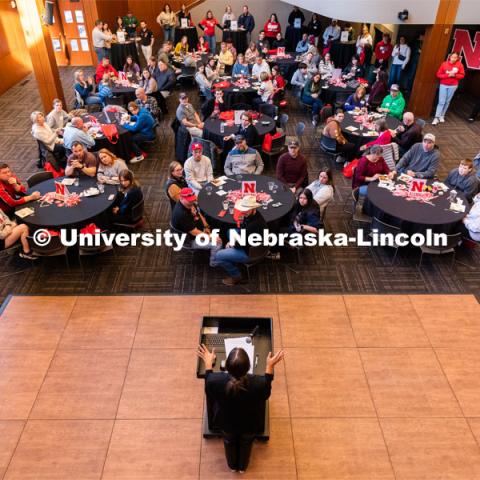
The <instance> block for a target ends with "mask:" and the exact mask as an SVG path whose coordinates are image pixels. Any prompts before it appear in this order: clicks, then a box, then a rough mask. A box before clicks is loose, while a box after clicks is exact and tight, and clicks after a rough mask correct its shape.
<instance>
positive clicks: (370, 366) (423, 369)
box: [360, 348, 462, 417]
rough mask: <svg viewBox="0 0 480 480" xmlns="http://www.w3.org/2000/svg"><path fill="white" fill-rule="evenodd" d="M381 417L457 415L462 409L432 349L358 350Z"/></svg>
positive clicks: (459, 414)
mask: <svg viewBox="0 0 480 480" xmlns="http://www.w3.org/2000/svg"><path fill="white" fill-rule="evenodd" d="M360 355H361V357H362V361H363V365H364V367H365V373H366V375H367V378H368V383H369V385H370V391H371V393H372V397H373V400H374V402H375V407H376V409H377V413H378V415H379V416H380V417H456V416H461V415H462V413H461V411H460V408H459V406H458V403H457V401H456V400H455V396H454V395H453V393H452V390H451V389H450V386H449V385H448V382H447V380H446V378H445V376H444V374H443V372H442V369H441V367H440V365H439V363H438V361H437V359H436V357H435V354H434V352H433V350H432V349H423V348H422V349H420V348H419V349H413V348H412V349H410V348H372V349H362V350H360Z"/></svg>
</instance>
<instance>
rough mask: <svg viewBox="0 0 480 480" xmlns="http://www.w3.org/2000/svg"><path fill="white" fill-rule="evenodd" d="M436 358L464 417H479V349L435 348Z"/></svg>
mask: <svg viewBox="0 0 480 480" xmlns="http://www.w3.org/2000/svg"><path fill="white" fill-rule="evenodd" d="M436 352H437V356H438V359H439V361H440V364H441V365H442V367H443V371H444V373H445V375H446V376H447V379H448V382H449V383H450V386H451V387H452V389H453V391H454V392H455V396H456V397H457V399H458V401H459V403H460V406H461V407H462V411H463V413H464V415H465V416H466V417H480V349H478V348H477V349H476V350H463V349H451V348H438V349H436Z"/></svg>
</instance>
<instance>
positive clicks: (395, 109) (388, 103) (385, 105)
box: [377, 83, 405, 120]
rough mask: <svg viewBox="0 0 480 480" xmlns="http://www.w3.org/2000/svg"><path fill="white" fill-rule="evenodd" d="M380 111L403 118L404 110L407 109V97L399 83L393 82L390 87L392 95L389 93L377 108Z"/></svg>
mask: <svg viewBox="0 0 480 480" xmlns="http://www.w3.org/2000/svg"><path fill="white" fill-rule="evenodd" d="M377 110H378V111H379V112H383V113H387V114H388V115H391V116H392V117H395V118H398V119H399V120H401V119H402V115H403V111H404V110H405V99H404V98H403V95H402V92H401V91H400V87H399V86H398V85H397V84H395V83H394V84H393V85H392V86H391V87H390V95H387V96H386V97H385V98H384V99H383V101H382V104H381V105H380V107H379V108H377Z"/></svg>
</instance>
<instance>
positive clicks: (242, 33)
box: [222, 30, 248, 54]
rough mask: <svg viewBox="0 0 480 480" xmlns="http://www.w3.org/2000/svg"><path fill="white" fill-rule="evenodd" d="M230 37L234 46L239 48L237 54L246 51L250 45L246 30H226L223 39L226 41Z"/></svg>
mask: <svg viewBox="0 0 480 480" xmlns="http://www.w3.org/2000/svg"><path fill="white" fill-rule="evenodd" d="M229 38H231V39H232V43H233V46H234V47H235V48H236V49H237V54H239V53H245V50H246V49H247V47H248V45H247V31H246V30H235V31H234V30H224V31H223V34H222V41H223V42H226V41H227V40H228V39H229Z"/></svg>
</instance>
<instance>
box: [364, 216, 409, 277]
mask: <svg viewBox="0 0 480 480" xmlns="http://www.w3.org/2000/svg"><path fill="white" fill-rule="evenodd" d="M371 229H372V230H376V231H377V232H378V233H380V234H392V235H393V238H394V239H395V238H396V235H397V234H399V233H400V231H401V230H400V228H398V227H396V226H395V225H390V224H389V223H386V222H382V220H379V219H378V218H377V217H373V219H372V225H371ZM370 236H372V233H370ZM388 246H389V247H391V248H394V249H395V254H394V255H393V258H392V262H391V263H390V267H391V268H392V269H391V271H393V268H394V266H395V260H396V259H397V254H398V249H399V248H400V247H401V246H402V245H399V244H398V243H396V242H395V241H394V242H393V244H392V245H388Z"/></svg>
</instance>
